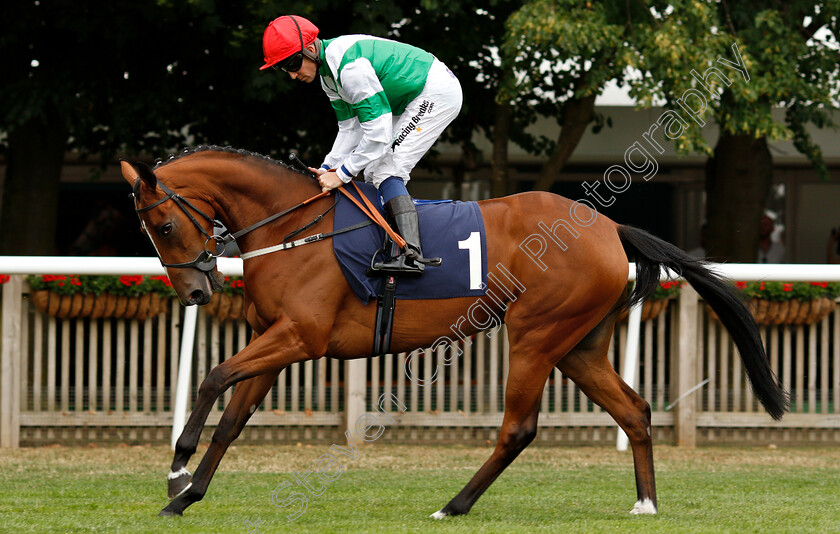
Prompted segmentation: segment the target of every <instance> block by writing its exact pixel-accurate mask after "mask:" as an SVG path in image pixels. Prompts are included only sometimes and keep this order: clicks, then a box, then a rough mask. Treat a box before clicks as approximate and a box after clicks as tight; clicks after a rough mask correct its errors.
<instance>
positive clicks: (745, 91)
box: [502, 0, 840, 262]
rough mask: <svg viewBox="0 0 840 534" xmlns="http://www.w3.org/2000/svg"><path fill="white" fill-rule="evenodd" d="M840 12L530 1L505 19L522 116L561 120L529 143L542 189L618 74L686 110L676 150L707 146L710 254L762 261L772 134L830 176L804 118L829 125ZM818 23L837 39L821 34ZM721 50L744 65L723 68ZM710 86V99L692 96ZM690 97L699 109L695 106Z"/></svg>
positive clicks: (838, 78) (633, 89)
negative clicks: (715, 134) (713, 137)
mask: <svg viewBox="0 0 840 534" xmlns="http://www.w3.org/2000/svg"><path fill="white" fill-rule="evenodd" d="M839 9H840V2H838V1H837V0H828V1H824V2H818V3H813V2H804V1H795V2H782V1H775V2H769V3H768V2H737V3H732V4H730V3H729V2H727V1H726V0H722V1H720V2H717V3H705V2H696V1H691V0H675V1H672V2H667V3H665V2H662V3H659V2H655V3H652V4H647V5H644V4H642V3H641V2H636V3H629V2H628V3H626V4H619V3H593V2H581V1H573V0H568V1H567V2H559V3H558V2H550V1H548V0H532V1H530V2H527V3H526V4H525V5H524V6H523V7H522V8H521V9H520V10H519V11H517V13H515V14H514V15H513V16H512V17H511V18H510V20H509V23H508V31H507V34H506V37H505V53H504V54H503V58H504V62H505V65H506V66H507V67H508V68H509V70H510V72H511V73H512V74H511V78H510V79H511V80H513V81H514V82H515V83H512V84H510V85H509V86H507V89H508V91H507V92H506V93H503V95H502V96H503V98H505V99H507V100H509V101H510V102H511V103H513V104H514V105H515V106H516V108H515V111H514V115H516V116H520V117H522V116H523V115H524V116H528V114H529V113H531V116H530V117H531V119H530V120H533V117H534V115H533V113H540V114H543V115H548V116H554V117H557V119H558V122H559V123H560V124H561V130H560V136H559V137H558V139H557V140H548V139H532V140H530V141H529V140H528V139H527V137H526V138H525V142H524V143H522V142H521V144H522V145H523V146H524V147H526V149H528V150H529V151H531V152H533V153H543V152H544V153H547V154H549V158H548V160H547V161H546V163H545V164H544V166H543V171H542V173H541V177H540V179H539V180H538V182H537V185H536V188H540V189H544V188H548V187H550V185H551V183H552V182H553V180H554V176H556V173H557V172H559V170H560V169H561V168H562V166H563V165H564V164H565V162H566V161H567V160H568V157H569V155H570V154H571V153H572V152H573V150H574V148H575V147H576V146H577V143H578V141H579V140H580V137H581V135H582V133H583V131H584V128H585V125H586V123H587V122H588V121H591V120H592V119H593V117H594V116H593V112H592V109H591V106H590V102H589V100H588V98H593V97H594V95H597V94H598V92H599V91H600V90H601V88H602V87H603V84H604V82H606V81H607V80H609V79H616V80H617V81H618V82H619V83H620V84H624V85H627V86H629V88H630V94H631V96H633V97H635V98H636V100H637V102H638V105H639V106H640V107H650V106H652V105H653V103H654V102H656V101H661V100H664V101H665V102H666V106H665V107H666V109H668V110H671V111H673V112H677V111H679V112H681V113H684V115H685V118H684V119H680V121H681V123H680V124H678V125H677V126H678V127H677V128H675V131H672V132H671V133H673V134H674V135H671V136H669V139H670V140H671V141H673V142H674V144H675V147H676V149H677V151H678V152H679V153H682V154H686V153H690V152H699V153H702V154H706V155H708V156H709V160H708V163H707V167H706V168H707V185H706V191H707V220H708V224H709V227H708V240H709V245H710V253H711V254H712V255H714V256H717V257H722V258H728V259H734V260H736V261H749V262H752V261H755V251H756V250H757V244H758V227H759V219H760V216H761V214H762V211H763V209H764V206H765V201H766V199H767V196H768V193H769V191H770V186H771V184H772V157H771V154H770V152H769V150H768V142H769V141H772V140H777V139H792V140H793V141H794V145H795V146H796V148H797V149H798V150H799V151H801V152H802V153H803V154H805V155H806V156H807V157H808V158H809V160H810V161H811V162H812V163H813V164H814V165H815V167H816V168H817V169H818V170H819V171H820V172H821V173H823V174H824V173H825V165H824V163H823V162H822V158H821V153H820V150H819V147H817V146H816V145H815V144H814V143H813V141H812V140H811V139H810V137H809V135H808V133H807V131H806V130H805V126H806V125H807V124H809V123H810V124H814V125H816V126H818V127H828V126H833V125H832V122H831V111H832V110H834V109H836V108H837V104H836V102H835V101H834V100H833V99H832V94H837V92H838V89H840V87H838V83H840V70H839V69H840V64H839V63H838V61H837V42H836V39H833V38H832V37H831V34H833V35H837V30H838V27H837V25H838V10H839ZM821 28H827V29H828V30H830V32H831V33H830V34H829V37H827V38H828V39H832V41H833V42H829V43H825V42H822V41H821V40H819V39H815V34H816V32H817V31H818V30H820V29H821ZM721 59H722V60H724V61H729V62H730V65H736V64H737V65H738V67H737V68H735V69H734V70H733V69H731V68H724V67H721V65H722V64H721V63H720V61H719V60H721ZM715 66H717V67H720V68H723V70H726V71H727V73H728V75H724V78H726V81H725V82H724V81H723V80H722V79H721V78H719V77H717V76H716V75H715V74H711V76H710V77H709V78H708V79H707V80H705V81H703V79H704V78H706V77H707V74H708V73H709V72H711V71H710V70H709V69H710V68H711V67H715ZM729 76H731V77H729ZM698 80H700V81H698ZM701 90H702V91H703V93H702V95H703V98H702V99H701V98H699V97H698V96H697V95H695V94H693V93H692V91H701ZM701 100H702V102H701ZM692 106H693V107H694V108H693V109H694V112H693V113H692V112H691V111H689V110H686V107H689V108H690V107H692ZM777 107H783V108H785V111H786V114H785V118H784V120H781V121H780V120H778V119H777V118H775V117H774V116H773V114H772V112H773V109H774V108H777ZM709 116H710V117H712V118H713V120H714V121H715V122H716V123H717V124H718V126H719V127H720V132H721V133H720V136H719V138H718V141H717V144H716V145H715V147H714V148H712V147H711V146H709V144H708V143H707V141H706V140H705V139H704V138H703V136H702V129H703V128H702V127H703V126H705V124H706V122H705V121H706V120H708V119H709ZM704 117H705V118H704ZM599 126H600V125H599V124H598V123H596V124H595V129H597V128H598V127H599Z"/></svg>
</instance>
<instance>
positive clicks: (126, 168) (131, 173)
mask: <svg viewBox="0 0 840 534" xmlns="http://www.w3.org/2000/svg"><path fill="white" fill-rule="evenodd" d="M120 169H121V170H122V175H123V178H125V180H126V181H127V182H128V183H129V184H131V185H132V186H133V185H134V183H135V182H136V181H137V179H138V178H140V179H141V180H143V183H145V184H146V186H147V187H148V188H149V189H156V188H157V177H156V176H155V173H154V171H153V170H152V168H151V167H149V166H148V165H146V164H145V163H143V162H142V161H140V162H137V163H129V162H128V161H126V160H124V159H121V160H120Z"/></svg>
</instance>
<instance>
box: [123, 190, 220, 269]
mask: <svg viewBox="0 0 840 534" xmlns="http://www.w3.org/2000/svg"><path fill="white" fill-rule="evenodd" d="M140 182H141V181H140V179H139V178H138V179H137V181H136V182H134V193H132V196H133V197H134V202H135V207H134V211H135V212H136V213H137V214H140V213H143V212H146V211H149V210H151V209H154V208H156V207H158V206H160V205H161V204H163V203H164V202H166V201H168V200H171V201H173V202H175V205H176V206H178V207H179V208H180V209H181V211H183V212H184V214H185V215H186V216H187V217H188V218H189V219H190V221H192V223H193V224H194V225H195V227H196V228H198V230H199V231H200V232H201V233H202V235H204V237H206V238H207V239H206V240H205V241H204V250H203V251H201V252H200V253H199V254H198V256H197V257H196V258H195V259H194V260H193V261H187V262H184V263H165V262H164V261H163V258H161V257H160V252H158V251H157V247H155V252H157V255H158V259H159V260H160V264H161V265H163V266H164V267H175V268H190V267H192V268H195V269H198V270H199V271H201V272H203V273H209V272H210V271H212V270H213V269H215V268H216V258H217V257H219V256H221V255H222V253H223V252H224V250H225V245H226V242H225V241H224V236H223V235H211V234H209V233H208V232H207V230H205V229H204V227H203V226H201V225H200V224H199V223H198V221H197V220H196V218H195V217H194V216H193V214H192V213H190V210H188V209H187V207H189V208H191V209H192V210H193V211H194V212H196V213H198V214H199V215H201V217H203V218H204V219H205V220H206V221H208V222H210V223H211V224H212V225H213V227H214V228H215V227H218V228H224V225H223V224H222V222H221V221H219V220H218V219H214V218H213V217H210V216H209V215H207V214H206V213H204V212H203V211H201V210H200V209H198V208H197V207H195V205H193V203H192V202H190V201H189V200H187V199H186V198H184V197H182V196H181V195H179V194H177V193H175V192H174V191H172V190H171V189H169V188H168V187H166V185H165V184H163V183H162V182H157V184H156V185H157V187H160V189H161V191H163V192H164V193H166V196H165V197H163V198H161V199H159V200H156V201H155V202H153V203H151V204H149V205H148V206H144V207H142V208H138V207H137V205H136V202H137V197H138V194H137V193H138V192H139V190H140ZM140 222H141V224H142V225H143V230H145V231H146V234H147V235H148V236H149V239H150V240H151V241H152V246H154V245H155V242H154V240H153V239H152V235H151V234H150V233H149V230H148V229H147V228H146V223H145V222H144V221H143V220H142V219H141V220H140ZM210 242H213V243H214V246H213V248H214V250H212V251H210V250H208V248H207V247H208V244H210ZM220 246H221V249H220Z"/></svg>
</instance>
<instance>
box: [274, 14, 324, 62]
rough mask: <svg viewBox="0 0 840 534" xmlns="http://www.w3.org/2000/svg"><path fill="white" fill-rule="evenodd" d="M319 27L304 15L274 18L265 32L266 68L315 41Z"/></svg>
mask: <svg viewBox="0 0 840 534" xmlns="http://www.w3.org/2000/svg"><path fill="white" fill-rule="evenodd" d="M316 37H318V27H317V26H315V25H314V24H312V23H311V22H309V21H308V20H307V19H305V18H303V17H299V16H297V15H283V16H282V17H278V18H276V19H274V20H273V21H272V22H271V24H269V25H268V27H267V28H266V29H265V32H264V33H263V55H264V56H265V65H263V66H262V67H260V70H265V69H267V68H269V67H271V66H272V65H274V64H276V63H278V62H280V61H283V60H284V59H286V58H287V57H289V56H291V55H292V54H295V53H297V52H300V51H302V50H303V49H304V48H306V47H307V46H309V45H311V44H312V43H313V42H315V38H316Z"/></svg>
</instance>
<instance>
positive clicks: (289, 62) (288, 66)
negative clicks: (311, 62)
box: [272, 51, 303, 72]
mask: <svg viewBox="0 0 840 534" xmlns="http://www.w3.org/2000/svg"><path fill="white" fill-rule="evenodd" d="M302 66H303V52H302V51H301V52H297V53H295V54H292V55H291V56H289V57H288V58H286V59H284V60H283V61H281V62H279V63H277V64H275V65H272V68H273V69H274V70H276V71H281V70H282V71H283V72H297V71H299V70H300V68H301V67H302Z"/></svg>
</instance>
